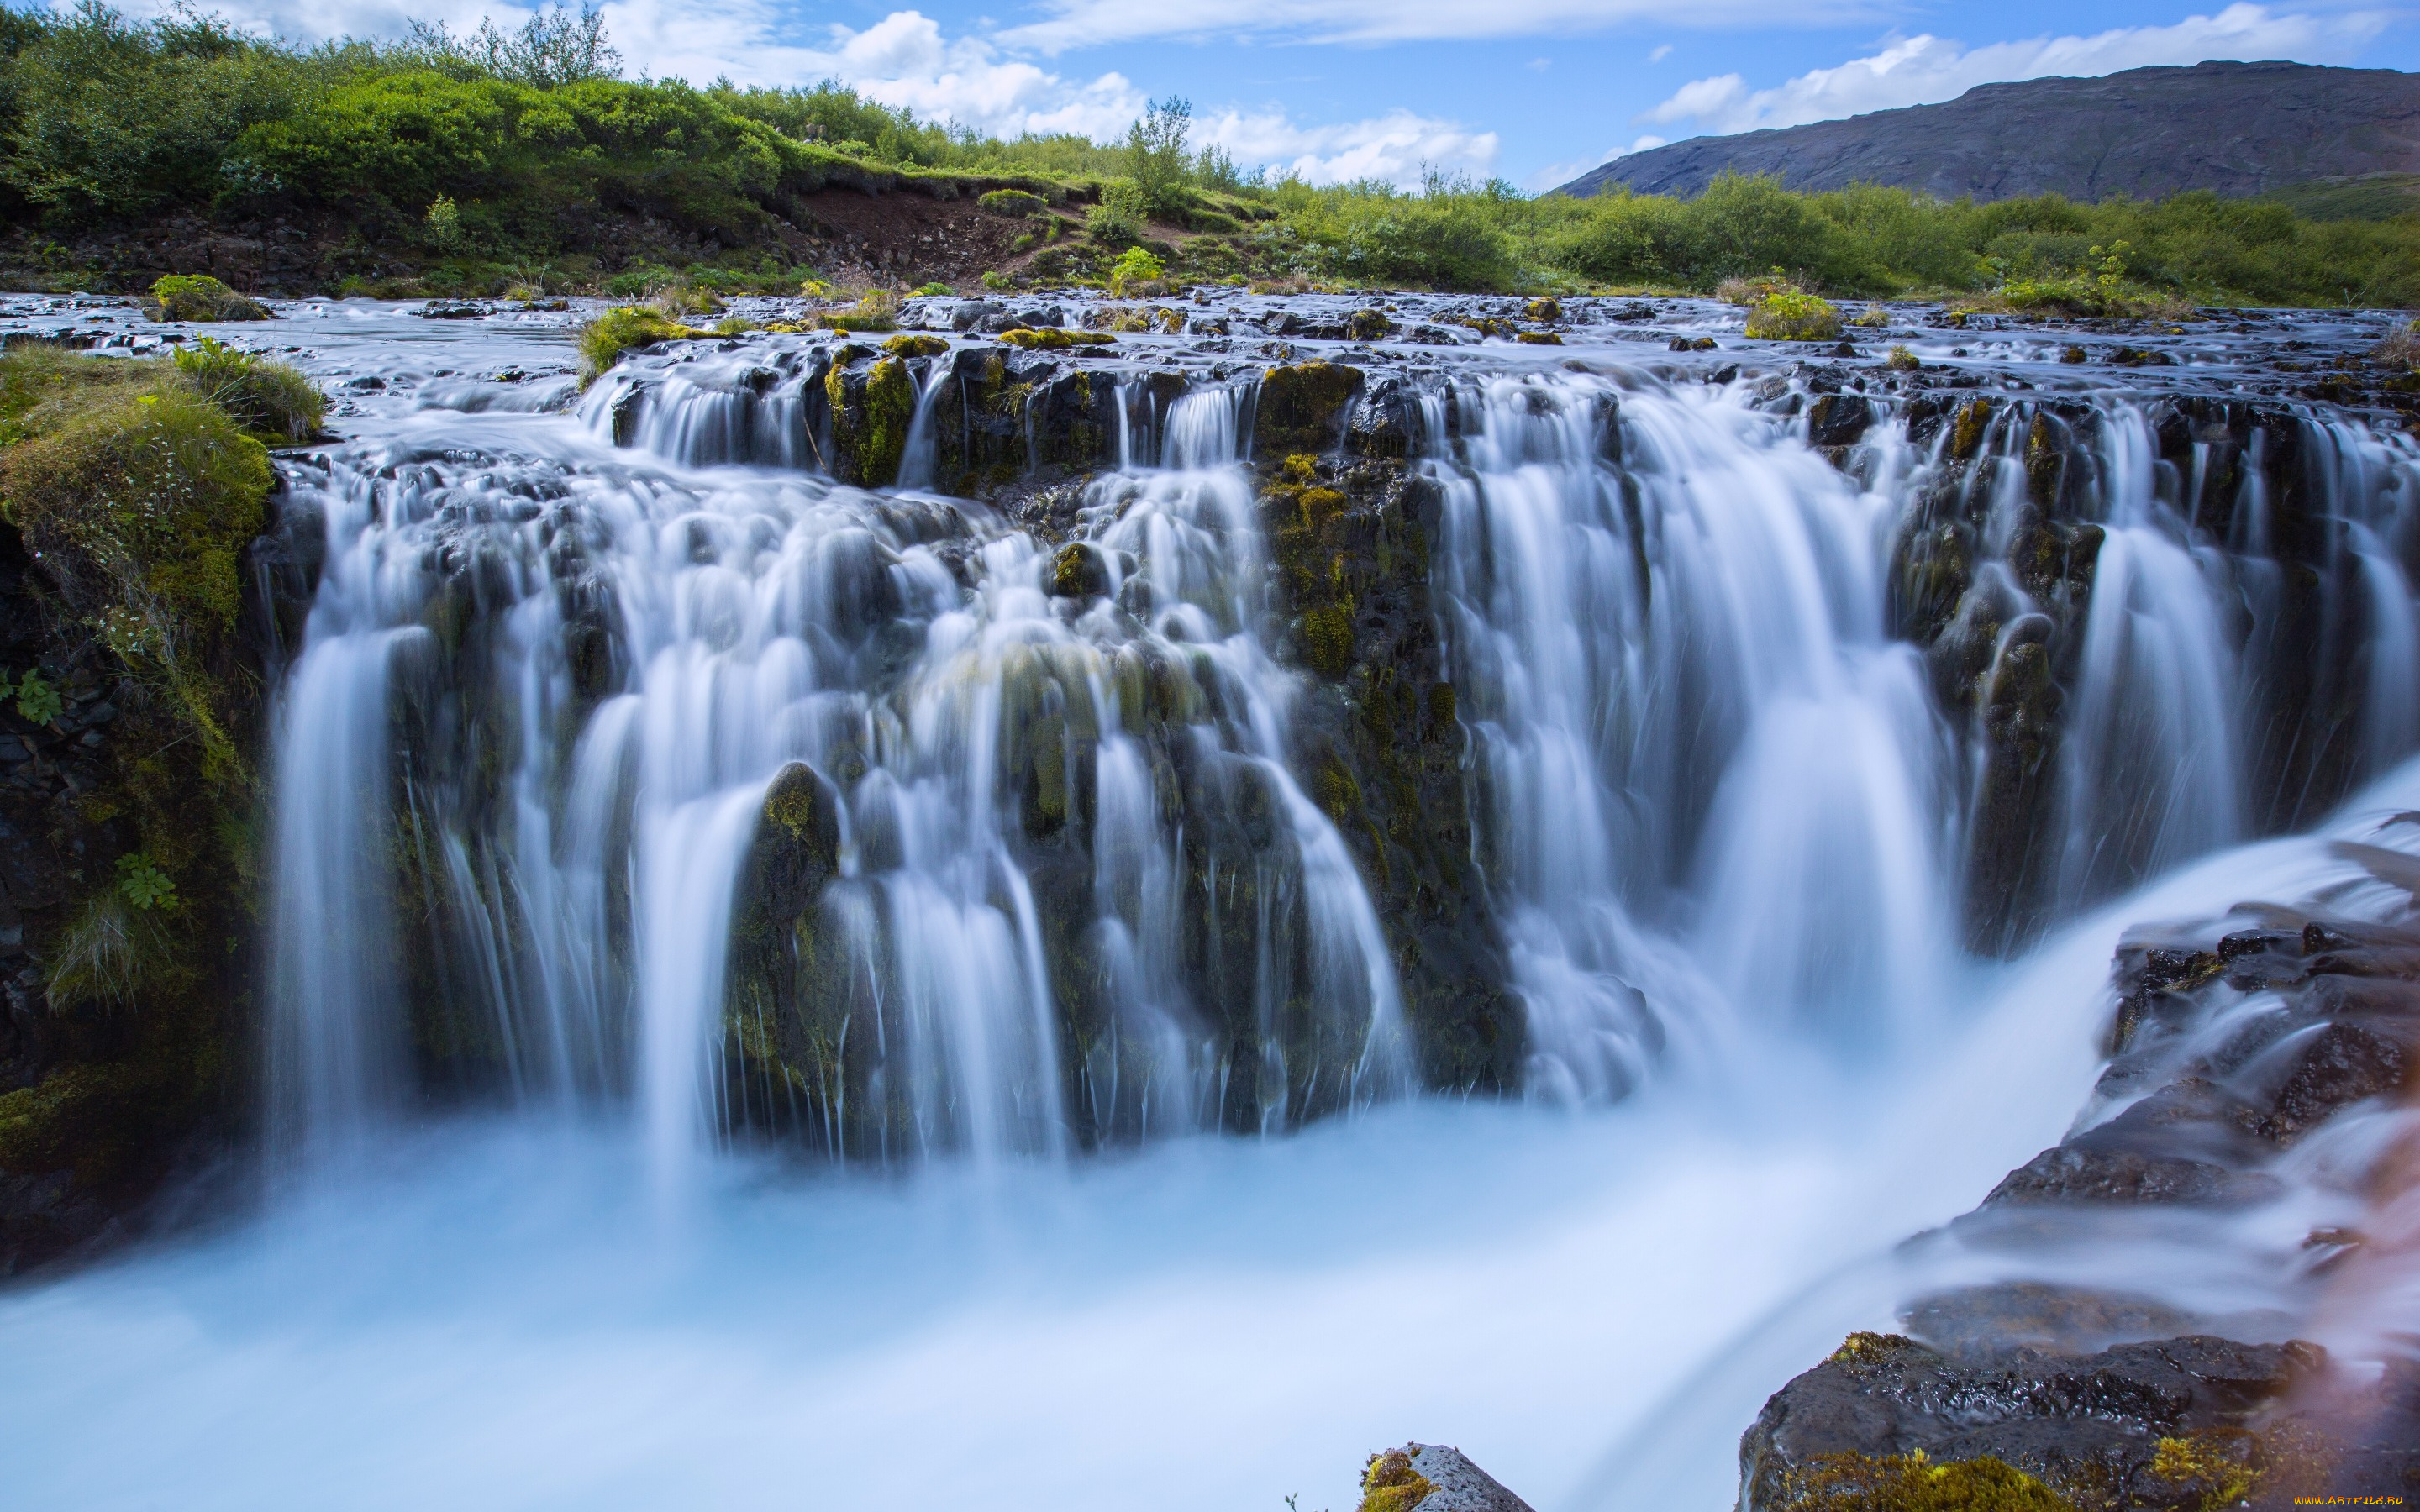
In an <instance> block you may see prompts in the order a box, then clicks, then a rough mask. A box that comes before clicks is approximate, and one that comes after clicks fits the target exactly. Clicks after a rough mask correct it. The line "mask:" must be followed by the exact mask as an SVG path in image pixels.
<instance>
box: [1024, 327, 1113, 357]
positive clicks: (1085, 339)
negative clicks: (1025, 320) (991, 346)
mask: <svg viewBox="0 0 2420 1512" xmlns="http://www.w3.org/2000/svg"><path fill="white" fill-rule="evenodd" d="M1000 339H1001V340H1002V341H1004V342H1006V343H1008V344H1009V345H1010V346H1012V347H1021V348H1023V349H1024V350H1026V351H1041V352H1055V351H1061V350H1063V349H1064V348H1066V347H1107V346H1109V345H1111V344H1113V343H1114V342H1115V341H1116V340H1117V339H1118V338H1116V337H1115V336H1112V335H1110V334H1109V332H1106V331H1067V330H1063V329H1062V328H1060V327H1057V326H1050V327H1047V328H1045V329H1043V330H1040V331H1029V330H1027V329H1025V328H1024V327H1023V326H1019V327H1017V328H1016V330H1014V331H1003V332H1001V333H1000Z"/></svg>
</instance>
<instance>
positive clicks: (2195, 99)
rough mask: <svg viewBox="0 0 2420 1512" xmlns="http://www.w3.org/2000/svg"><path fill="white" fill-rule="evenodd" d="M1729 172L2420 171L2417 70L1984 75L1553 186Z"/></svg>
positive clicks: (2126, 182) (2239, 179) (1951, 192)
mask: <svg viewBox="0 0 2420 1512" xmlns="http://www.w3.org/2000/svg"><path fill="white" fill-rule="evenodd" d="M1726 169H1731V170H1735V171H1737V172H1740V173H1752V174H1777V175H1779V176H1780V177H1781V179H1782V181H1783V182H1785V183H1787V184H1788V185H1789V186H1790V187H1791V188H1792V189H1839V188H1843V187H1845V186H1847V185H1850V184H1854V183H1871V184H1892V185H1898V186H1900V187H1904V188H1907V189H1916V190H1922V191H1925V192H1926V193H1932V194H1937V195H1939V196H1941V197H1942V198H1944V199H1956V198H1958V197H1959V196H1961V195H1967V194H1971V195H1973V196H1974V197H1975V198H1977V199H2007V198H2010V197H2012V196H2014V195H2019V194H2045V193H2061V194H2065V195H2068V196H2069V197H2071V198H2073V199H2084V200H2098V199H2102V198H2105V197H2106V196H2108V195H2111V194H2118V193H2125V194H2132V195H2134V196H2136V197H2137V198H2150V197H2153V196H2156V195H2161V194H2172V193H2177V192H2178V191H2180V190H2185V189H2209V190H2215V191H2216V192H2218V193H2222V194H2229V195H2249V194H2259V193H2269V192H2271V191H2274V190H2278V189H2282V188H2284V187H2286V186H2288V185H2290V184H2300V183H2305V182H2307V181H2309V180H2312V179H2319V178H2334V179H2339V180H2341V179H2354V178H2360V177H2365V176H2367V175H2372V174H2411V173H2420V74H2412V73H2399V72H2397V71H2396V70H2394V69H2326V68H2316V67H2313V66H2312V65H2309V64H2304V63H2197V64H2195V65H2194V66H2193V67H2192V68H2189V69H2128V70H2127V71H2126V72H2124V73H2113V74H2110V75H2108V76H2107V77H2105V78H2100V79H2030V80H2027V81H2025V82H2024V83H2022V84H1987V85H1980V86H1978V87H1977V88H1974V89H1969V90H1968V91H1966V93H1964V94H1962V95H1961V96H1959V97H1958V98H1957V99H1956V100H1950V101H1948V102H1947V104H1940V105H1915V106H1911V107H1909V108H1907V109H1905V110H1884V111H1876V112H1875V113H1873V114H1872V115H1870V116H1852V117H1851V118H1850V119H1848V120H1844V121H1818V122H1816V123H1815V124H1814V125H1811V126H1792V127H1790V128H1788V129H1786V130H1783V131H1746V132H1743V133H1741V134H1740V135H1737V136H1701V137H1694V138H1692V139H1690V140H1688V141H1686V142H1675V143H1673V144H1671V145H1670V146H1669V147H1652V148H1650V149H1648V150H1647V151H1644V152H1634V153H1631V154H1630V155H1629V156H1627V157H1621V158H1616V159H1614V160H1613V161H1612V162H1606V163H1603V164H1601V165H1599V166H1597V167H1595V168H1592V169H1590V170H1589V171H1588V172H1587V173H1584V174H1582V175H1581V176H1580V177H1577V178H1575V179H1573V180H1572V181H1571V182H1570V183H1568V184H1565V185H1564V186H1563V187H1562V189H1561V190H1560V191H1559V193H1566V194H1594V193H1600V192H1602V191H1604V190H1606V189H1608V188H1610V187H1612V186H1613V185H1615V184H1628V185H1629V186H1630V187H1631V188H1633V189H1635V190H1637V191H1638V192H1639V193H1653V194H1683V195H1685V194H1694V193H1698V192H1699V190H1701V189H1703V188H1705V187H1706V185H1707V184H1708V183H1709V182H1711V181H1712V180H1713V178H1714V176H1715V175H1716V174H1718V173H1721V172H1723V171H1724V170H1726Z"/></svg>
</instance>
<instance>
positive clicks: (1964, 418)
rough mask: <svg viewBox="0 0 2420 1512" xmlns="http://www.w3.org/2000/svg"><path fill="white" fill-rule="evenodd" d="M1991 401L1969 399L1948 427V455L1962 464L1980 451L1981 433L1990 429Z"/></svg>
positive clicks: (1961, 406)
mask: <svg viewBox="0 0 2420 1512" xmlns="http://www.w3.org/2000/svg"><path fill="white" fill-rule="evenodd" d="M1991 424H1992V401H1991V400H1989V399H1969V400H1967V401H1966V402H1965V403H1964V404H1962V405H1960V406H1959V407H1958V418H1957V420H1956V422H1955V423H1954V424H1952V426H1951V427H1950V432H1949V455H1951V456H1953V457H1956V458H1957V459H1958V460H1959V461H1961V462H1963V461H1964V460H1966V459H1967V458H1968V457H1970V456H1973V455H1975V454H1976V453H1977V452H1978V451H1979V450H1981V449H1982V445H1983V433H1984V432H1985V431H1987V430H1989V429H1990V428H1991Z"/></svg>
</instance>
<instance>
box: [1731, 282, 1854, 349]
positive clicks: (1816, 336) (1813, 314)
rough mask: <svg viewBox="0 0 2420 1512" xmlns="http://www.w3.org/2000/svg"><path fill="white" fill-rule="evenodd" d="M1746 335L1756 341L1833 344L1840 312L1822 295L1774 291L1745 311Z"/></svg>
mask: <svg viewBox="0 0 2420 1512" xmlns="http://www.w3.org/2000/svg"><path fill="white" fill-rule="evenodd" d="M1747 334H1748V335H1749V336H1750V337H1751V338H1753V339H1756V340H1759V341H1836V340H1838V338H1839V335H1840V312H1839V311H1838V310H1837V309H1835V308H1834V307H1833V305H1832V301H1829V300H1826V299H1824V298H1823V297H1822V296H1821V295H1816V294H1806V293H1801V292H1800V291H1798V290H1796V289H1777V290H1776V291H1775V292H1773V293H1771V294H1768V295H1766V296H1765V297H1764V298H1763V299H1762V300H1761V301H1759V302H1758V303H1757V305H1756V306H1755V308H1753V309H1751V310H1749V311H1748V316H1747Z"/></svg>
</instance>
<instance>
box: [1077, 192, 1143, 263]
mask: <svg viewBox="0 0 2420 1512" xmlns="http://www.w3.org/2000/svg"><path fill="white" fill-rule="evenodd" d="M1150 223H1151V201H1150V199H1148V198H1147V197H1146V196H1145V195H1144V193H1143V192H1142V188H1141V186H1140V185H1139V184H1137V183H1136V182H1135V181H1134V180H1133V179H1131V178H1113V179H1111V180H1109V182H1108V183H1106V184H1103V185H1102V186H1101V202H1100V203H1099V204H1097V205H1095V206H1094V207H1093V208H1091V209H1089V210H1086V211H1085V212H1084V231H1085V234H1086V235H1088V236H1090V237H1091V238H1092V239H1094V240H1095V241H1097V242H1099V243H1100V244H1101V245H1102V246H1104V247H1128V246H1132V245H1133V244H1134V243H1135V242H1137V241H1139V240H1140V239H1142V233H1143V229H1144V227H1146V226H1147V225H1149V224H1150Z"/></svg>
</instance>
